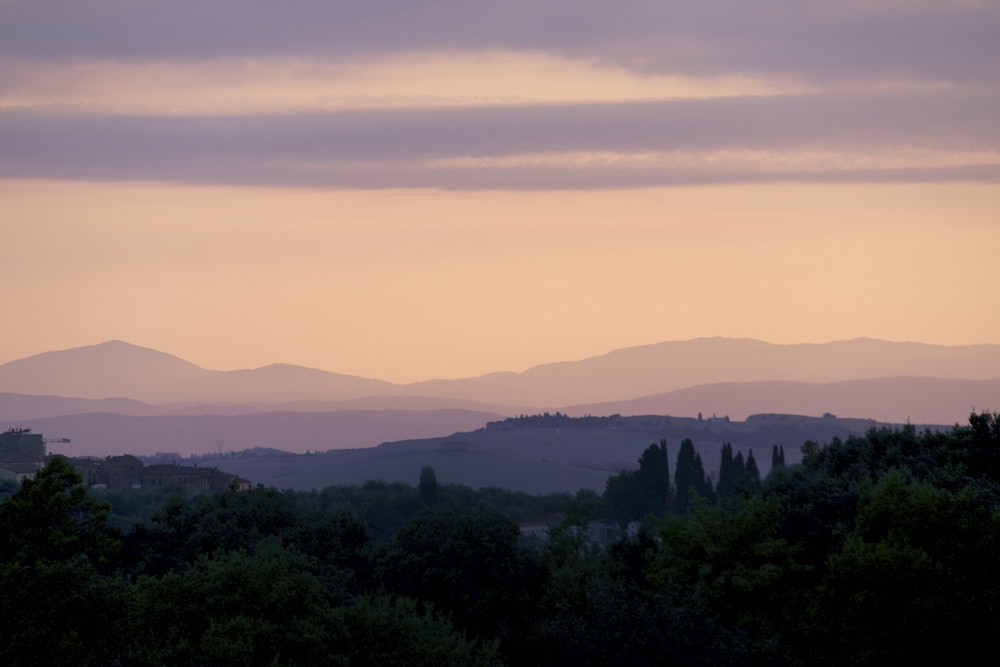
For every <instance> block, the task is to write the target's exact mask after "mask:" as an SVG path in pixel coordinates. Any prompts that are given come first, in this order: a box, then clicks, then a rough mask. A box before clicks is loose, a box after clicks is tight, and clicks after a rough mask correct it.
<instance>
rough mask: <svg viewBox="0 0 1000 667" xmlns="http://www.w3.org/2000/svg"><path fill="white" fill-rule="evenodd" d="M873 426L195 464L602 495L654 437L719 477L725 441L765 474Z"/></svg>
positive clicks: (420, 444)
mask: <svg viewBox="0 0 1000 667" xmlns="http://www.w3.org/2000/svg"><path fill="white" fill-rule="evenodd" d="M872 425H874V422H872V421H870V420H861V419H836V418H826V419H822V418H812V417H800V416H794V415H757V416H753V417H751V418H749V419H748V420H746V421H742V422H733V421H731V422H729V423H726V422H710V421H701V422H699V421H698V420H696V419H686V418H676V417H662V416H651V415H647V416H635V417H623V418H619V419H613V420H605V421H604V422H603V423H601V424H598V425H591V426H582V425H579V424H577V425H571V426H566V425H562V426H556V425H552V426H549V427H542V426H532V427H506V426H495V427H493V428H483V429H477V430H474V431H468V432H464V433H455V434H453V435H450V436H447V437H435V438H427V439H416V440H412V439H411V440H404V441H399V442H389V443H385V444H383V445H380V446H378V447H371V448H365V449H354V450H347V451H334V452H327V453H323V454H312V455H309V456H304V455H290V454H284V455H282V454H278V455H275V454H264V455H254V454H253V453H246V454H241V453H237V454H235V455H230V456H226V457H223V458H219V459H215V460H212V459H208V460H203V461H201V462H200V463H199V465H214V466H217V467H219V468H221V469H224V470H227V471H230V472H234V473H237V474H239V475H240V476H241V477H244V478H246V479H250V480H253V481H254V482H259V483H262V484H265V485H273V486H277V487H279V488H296V489H314V488H315V489H322V488H323V487H325V486H330V485H359V484H362V483H364V482H365V481H366V480H369V479H381V480H385V481H389V482H405V483H407V484H411V485H415V484H416V483H417V481H418V480H419V477H420V470H421V468H422V467H423V466H425V465H429V466H432V467H433V468H434V471H435V473H436V475H437V479H438V481H439V482H442V483H445V482H454V483H460V484H465V485H468V486H472V487H486V486H498V487H502V488H507V489H514V490H520V491H525V492H529V493H546V492H576V491H577V490H579V489H593V490H595V491H598V492H600V491H603V489H604V485H605V483H606V481H607V478H608V476H609V475H611V474H614V473H617V472H619V471H620V470H624V469H634V468H636V467H637V465H636V462H637V461H638V459H639V456H640V455H641V454H642V451H643V450H644V449H646V447H648V446H649V445H650V444H651V443H654V442H659V440H660V438H666V439H667V440H668V448H669V452H670V457H671V458H670V461H671V466H673V465H674V462H675V460H676V456H677V451H678V448H679V446H680V441H681V440H682V439H683V438H686V437H690V438H691V439H692V440H693V441H694V444H695V449H696V450H697V451H698V452H699V453H700V455H701V457H702V461H703V463H704V465H705V470H706V472H708V473H709V474H715V473H716V471H717V470H718V467H719V458H720V451H721V449H722V444H723V443H725V442H731V443H732V444H733V447H734V448H735V449H737V450H739V451H742V452H743V455H744V456H747V455H748V453H749V452H751V451H752V452H753V453H754V458H755V459H756V461H757V463H758V467H759V468H760V470H761V472H762V473H763V474H766V473H767V471H768V470H769V469H770V465H771V448H772V447H773V446H774V445H776V444H777V445H781V446H783V447H784V448H785V458H786V462H787V463H789V464H791V463H794V462H796V461H798V460H800V457H801V446H802V444H803V443H804V442H805V441H806V440H808V439H812V440H815V441H817V442H820V443H825V442H829V441H830V440H831V439H832V438H833V437H835V436H836V437H840V438H846V437H847V436H848V435H851V434H859V435H860V434H863V433H864V432H865V431H866V430H867V429H868V428H870V427H871V426H872Z"/></svg>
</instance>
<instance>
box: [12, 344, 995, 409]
mask: <svg viewBox="0 0 1000 667" xmlns="http://www.w3.org/2000/svg"><path fill="white" fill-rule="evenodd" d="M901 376H922V377H937V378H958V379H970V380H986V379H996V378H1000V345H967V346H942V345H926V344H923V343H899V342H889V341H879V340H872V339H865V338H859V339H855V340H850V341H838V342H833V343H824V344H801V345H775V344H772V343H764V342H761V341H757V340H751V339H733V338H699V339H695V340H689V341H679V342H666V343H659V344H656V345H645V346H639V347H631V348H626V349H622V350H616V351H613V352H609V353H608V354H605V355H601V356H598V357H593V358H590V359H583V360H580V361H565V362H558V363H552V364H545V365H542V366H536V367H534V368H530V369H528V370H526V371H524V372H522V373H512V372H504V373H492V374H489V375H484V376H481V377H476V378H464V379H456V380H431V381H427V382H418V383H413V384H409V385H395V384H392V383H390V382H384V381H382V380H375V379H369V378H361V377H356V376H351V375H342V374H338V373H331V372H327V371H321V370H316V369H310V368H304V367H301V366H292V365H288V364H274V365H270V366H265V367H262V368H257V369H252V370H237V371H211V370H206V369H203V368H199V367H198V366H195V365H194V364H191V363H188V362H186V361H183V360H181V359H178V358H177V357H173V356H171V355H168V354H164V353H162V352H157V351H155V350H149V349H147V348H142V347H138V346H135V345H130V344H128V343H124V342H121V341H110V342H107V343H101V344H100V345H92V346H88V347H81V348H75V349H71V350H62V351H59V352H46V353H43V354H38V355H34V356H32V357H27V358H25V359H19V360H16V361H12V362H9V363H6V364H3V365H0V391H4V392H7V393H17V394H47V395H54V396H72V397H78V398H110V397H125V398H134V399H138V400H142V401H146V402H151V403H168V402H187V403H191V402H213V403H247V402H253V403H284V402H289V401H346V400H353V399H361V398H367V397H372V396H401V395H405V396H410V397H416V396H420V397H438V398H449V399H459V400H463V401H478V402H482V403H487V404H492V405H497V404H503V405H512V406H515V405H516V406H523V405H530V406H537V407H539V408H555V407H558V406H565V405H577V404H583V403H597V402H607V401H622V400H628V399H633V398H639V397H643V396H650V395H653V394H660V393H665V392H669V391H676V390H678V389H684V388H687V387H693V386H696V385H704V384H712V383H725V382H730V383H731V382H761V381H769V382H774V381H797V382H822V383H831V382H841V381H846V380H858V379H865V378H876V377H901Z"/></svg>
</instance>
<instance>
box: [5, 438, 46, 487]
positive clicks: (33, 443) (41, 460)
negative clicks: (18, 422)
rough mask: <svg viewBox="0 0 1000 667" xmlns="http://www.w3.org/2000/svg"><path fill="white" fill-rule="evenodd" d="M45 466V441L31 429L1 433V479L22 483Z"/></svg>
mask: <svg viewBox="0 0 1000 667" xmlns="http://www.w3.org/2000/svg"><path fill="white" fill-rule="evenodd" d="M43 465H45V440H44V439H43V438H42V434H41V433H32V432H31V429H30V428H12V429H10V430H9V431H6V432H4V433H0V479H6V480H11V481H16V482H20V481H21V480H23V479H25V478H31V477H33V476H34V475H35V471H36V470H38V469H39V468H41V467H42V466H43Z"/></svg>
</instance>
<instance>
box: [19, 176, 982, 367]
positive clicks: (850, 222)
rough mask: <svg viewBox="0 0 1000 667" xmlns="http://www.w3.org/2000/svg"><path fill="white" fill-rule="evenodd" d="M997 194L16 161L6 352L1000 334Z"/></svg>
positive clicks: (269, 351) (498, 348)
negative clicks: (239, 173) (102, 172)
mask: <svg viewBox="0 0 1000 667" xmlns="http://www.w3.org/2000/svg"><path fill="white" fill-rule="evenodd" d="M998 194H1000V193H998V190H997V188H996V187H995V186H988V185H963V184H947V185H930V186H928V185H892V186H870V185H868V186H865V185H810V186H802V185H783V184H774V185H766V186H765V185H753V186H749V185H734V186H720V185H716V186H698V187H676V188H660V189H641V190H631V191H617V190H615V191H600V192H532V193H524V192H515V193H511V192H463V193H448V192H436V191H395V190H391V191H366V192H358V191H313V190H295V189H261V188H254V189H248V188H223V187H207V186H202V187H192V186H176V185H156V184H140V185H137V184H121V183H110V184H78V183H53V182H19V181H15V182H7V183H5V184H3V185H2V186H0V197H2V199H3V200H4V202H5V210H6V213H5V216H10V217H9V218H5V220H8V221H5V222H4V223H3V225H2V227H0V229H2V230H3V236H4V240H5V245H6V246H7V247H8V248H10V249H11V251H9V252H8V253H7V257H6V259H5V261H4V262H3V265H2V269H0V271H2V273H0V277H2V284H3V294H4V304H5V310H6V311H7V312H9V313H17V314H18V315H17V319H18V322H19V325H18V326H16V327H4V330H3V333H2V334H0V336H2V337H3V345H2V348H3V350H4V355H3V356H4V358H3V359H0V361H8V360H10V359H14V358H18V357H21V356H27V355H29V354H33V353H36V352H42V351H46V350H49V349H59V348H64V347H72V346H75V345H79V344H90V343H95V342H100V341H102V340H107V339H110V338H119V339H124V340H128V341H130V342H133V343H136V344H140V345H145V346H149V347H154V348H157V349H161V350H164V351H167V352H170V353H173V354H176V355H178V356H181V357H184V358H186V359H189V360H191V361H194V362H195V363H198V364H199V365H203V366H207V367H212V368H219V369H230V368H240V367H254V366H259V365H264V364H267V363H271V362H276V361H283V362H289V363H299V364H303V365H308V366H314V367H320V368H324V369H327V370H334V371H337V372H344V373H351V374H358V375H365V376H371V377H379V378H383V379H389V380H395V381H408V380H418V379H425V378H428V377H456V376H466V375H474V374H480V373H485V372H490V371H494V370H508V369H509V370H522V369H524V368H526V367H528V366H530V365H534V364H537V363H543V362H546V361H554V360H564V359H574V358H581V357H585V356H590V355H594V354H599V353H602V352H605V351H608V350H610V349H613V348H616V347H623V346H627V345H633V344H642V343H650V342H656V341H660V340H671V339H685V338H692V337H697V336H713V335H723V336H749V337H755V338H760V339H764V340H769V341H773V342H780V343H792V342H810V341H815V342H821V341H826V340H833V339H840V338H850V337H855V336H861V335H866V336H872V337H881V338H887V339H893V340H919V341H925V342H934V343H945V344H963V343H978V342H995V341H998V340H1000V311H998V310H997V309H995V308H991V307H989V306H988V304H989V302H990V300H991V296H990V295H991V287H992V286H994V285H996V284H997V280H996V279H997V267H996V263H995V261H994V249H995V248H996V247H998V243H1000V225H998V224H997V223H996V208H995V206H994V202H996V201H998V199H997V197H998ZM9 220H17V222H16V223H11V222H9Z"/></svg>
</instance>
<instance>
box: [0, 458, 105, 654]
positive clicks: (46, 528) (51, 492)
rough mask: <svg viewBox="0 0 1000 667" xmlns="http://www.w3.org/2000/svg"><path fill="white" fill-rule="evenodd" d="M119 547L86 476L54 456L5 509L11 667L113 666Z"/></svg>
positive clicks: (2, 645) (0, 555)
mask: <svg viewBox="0 0 1000 667" xmlns="http://www.w3.org/2000/svg"><path fill="white" fill-rule="evenodd" d="M119 546H120V542H119V540H118V536H117V535H116V534H115V532H114V531H112V530H111V529H109V528H108V526H107V506H106V505H103V504H101V503H98V502H97V501H95V500H94V499H93V498H92V497H91V496H90V495H89V494H88V492H87V489H86V488H85V487H84V486H83V484H82V482H81V479H80V476H79V474H77V472H76V470H74V469H73V467H72V466H71V465H70V464H69V462H68V461H67V460H66V459H65V458H63V457H61V456H55V457H53V458H52V459H50V460H49V462H48V463H47V464H46V465H45V467H43V468H42V469H41V470H39V471H38V473H36V475H35V478H34V479H27V480H24V482H23V483H22V484H21V488H20V489H19V490H18V491H17V493H15V494H14V495H13V496H11V497H10V498H8V499H7V500H6V501H4V502H3V503H2V504H0V618H3V619H4V621H3V623H0V655H3V657H4V661H5V662H6V663H7V664H37V663H38V661H39V659H40V657H41V656H44V662H45V663H46V664H51V665H99V664H112V663H113V662H115V661H116V660H117V656H118V651H119V647H118V644H117V642H118V640H119V638H120V636H121V634H120V632H119V629H120V625H121V622H122V614H121V612H120V609H121V602H120V597H121V592H122V582H121V581H120V580H117V579H115V578H113V577H112V576H110V575H111V571H112V570H113V567H114V564H115V562H116V561H117V556H118V551H119Z"/></svg>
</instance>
